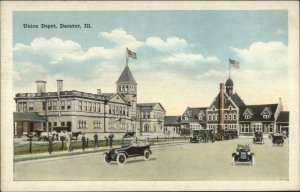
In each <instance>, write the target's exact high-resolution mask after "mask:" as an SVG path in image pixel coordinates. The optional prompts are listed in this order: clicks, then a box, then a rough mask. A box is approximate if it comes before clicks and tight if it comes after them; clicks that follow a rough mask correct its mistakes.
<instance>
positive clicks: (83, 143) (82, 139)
mask: <svg viewBox="0 0 300 192" xmlns="http://www.w3.org/2000/svg"><path fill="white" fill-rule="evenodd" d="M81 141H82V151H84V150H85V147H86V144H85V142H86V141H85V133H83V134H82V137H81Z"/></svg>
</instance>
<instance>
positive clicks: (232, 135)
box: [224, 130, 238, 140]
mask: <svg viewBox="0 0 300 192" xmlns="http://www.w3.org/2000/svg"><path fill="white" fill-rule="evenodd" d="M237 138H238V132H237V130H225V131H224V139H225V140H231V139H237Z"/></svg>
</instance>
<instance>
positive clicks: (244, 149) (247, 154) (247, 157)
mask: <svg viewBox="0 0 300 192" xmlns="http://www.w3.org/2000/svg"><path fill="white" fill-rule="evenodd" d="M239 163H249V164H251V165H255V156H254V153H251V151H250V147H249V145H240V144H238V145H237V148H236V152H235V153H232V164H233V165H237V164H239Z"/></svg>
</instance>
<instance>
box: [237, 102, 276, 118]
mask: <svg viewBox="0 0 300 192" xmlns="http://www.w3.org/2000/svg"><path fill="white" fill-rule="evenodd" d="M277 106H278V104H262V105H246V106H244V107H242V108H240V121H274V114H275V112H276V109H277ZM266 107H268V108H269V109H270V110H271V112H272V115H271V118H269V119H264V118H263V116H262V115H261V113H262V112H263V110H264V109H265V108H266ZM247 109H249V110H250V111H251V112H252V113H253V116H252V118H250V119H245V117H244V115H243V113H244V112H245V111H246V110H247Z"/></svg>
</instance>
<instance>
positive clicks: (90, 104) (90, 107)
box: [89, 102, 92, 111]
mask: <svg viewBox="0 0 300 192" xmlns="http://www.w3.org/2000/svg"><path fill="white" fill-rule="evenodd" d="M89 111H92V103H91V102H89Z"/></svg>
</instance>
